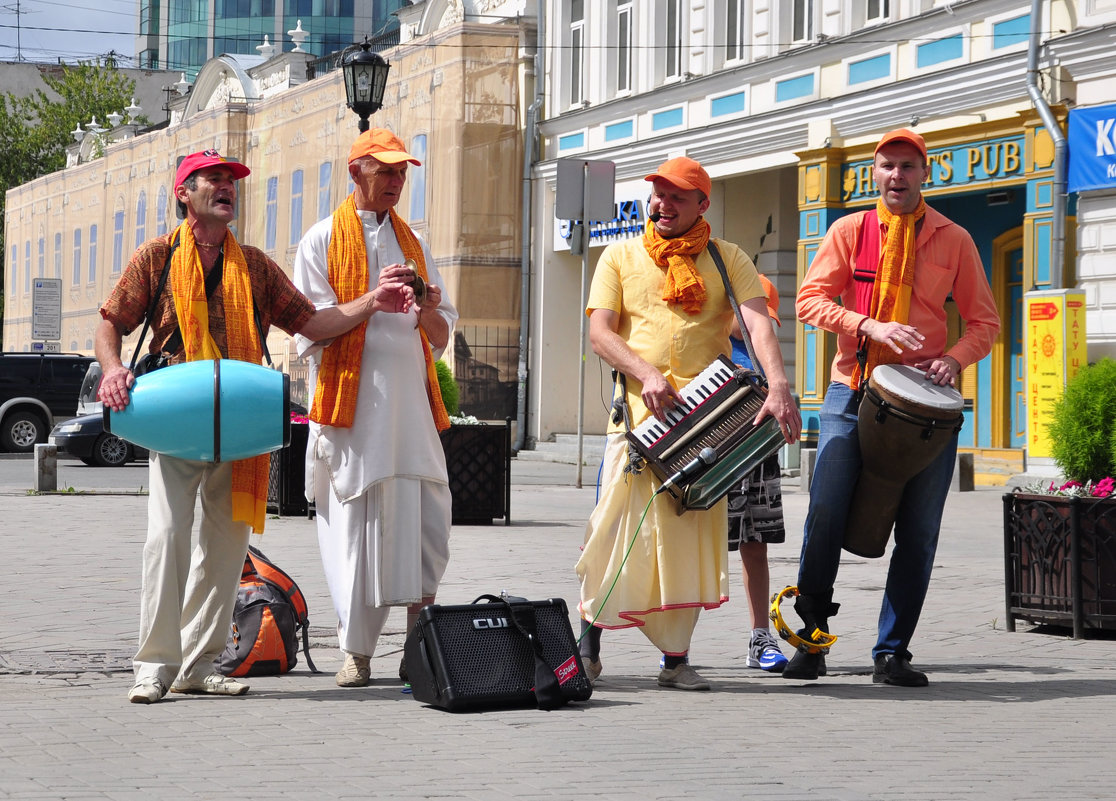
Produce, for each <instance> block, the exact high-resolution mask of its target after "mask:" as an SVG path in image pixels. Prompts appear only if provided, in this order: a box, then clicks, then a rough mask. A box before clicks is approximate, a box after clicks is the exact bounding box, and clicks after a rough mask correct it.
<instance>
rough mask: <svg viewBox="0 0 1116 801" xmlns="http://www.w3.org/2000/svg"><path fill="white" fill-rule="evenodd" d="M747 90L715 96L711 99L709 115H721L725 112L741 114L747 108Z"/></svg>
mask: <svg viewBox="0 0 1116 801" xmlns="http://www.w3.org/2000/svg"><path fill="white" fill-rule="evenodd" d="M747 96H748V93H747V92H736V93H734V94H731V95H724V96H722V97H715V98H713V99H712V100H710V101H709V115H710V116H711V117H721V116H724V115H725V114H739V113H741V112H743V111H745V110H746V109H747V99H748V97H747Z"/></svg>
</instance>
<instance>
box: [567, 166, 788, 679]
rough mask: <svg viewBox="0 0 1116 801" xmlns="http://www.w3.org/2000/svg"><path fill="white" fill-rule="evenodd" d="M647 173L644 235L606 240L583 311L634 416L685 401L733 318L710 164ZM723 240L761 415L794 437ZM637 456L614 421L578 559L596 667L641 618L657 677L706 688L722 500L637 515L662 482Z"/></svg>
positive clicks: (758, 313) (766, 326)
mask: <svg viewBox="0 0 1116 801" xmlns="http://www.w3.org/2000/svg"><path fill="white" fill-rule="evenodd" d="M646 180H648V181H651V182H653V189H652V193H651V200H650V203H649V206H648V209H649V222H648V225H647V228H646V230H645V232H644V234H643V237H642V238H639V239H631V240H627V241H625V242H619V243H616V244H613V245H610V246H609V247H608V248H606V249H605V252H604V253H603V254H602V255H601V258H600V261H599V262H598V264H597V268H596V272H595V274H594V276H593V284H592V288H591V289H590V292H589V302H588V306H587V309H586V313H587V314H588V315H589V338H590V342H591V343H592V346H593V350H594V352H596V353H597V355H598V356H600V357H601V358H602V359H604V360H605V361H606V362H607V363H608V364H609V365H610V366H612V367H613V368H614V369H615V370H617V371H619V372H620V373H622V374H623V375H624V376H625V378H626V394H625V401H626V403H627V406H628V409H629V410H630V424H631V426H632V427H633V428H635V427H636V426H638V425H639V424H640V423H642V422H643V421H644V420H646V419H647V418H648V417H649V416H651V415H654V416H655V417H656V418H657V419H659V420H661V421H665V419H666V413H667V412H668V411H670V410H671V409H673V408H674V407H675V406H676V405H677V404H678V402H679V401H680V400H681V396H680V395H679V390H681V389H683V388H684V387H685V386H686V384H688V383H689V382H690V381H691V380H692V379H693V378H694V377H695V376H696V375H697V374H698V373H700V372H701V371H702V370H704V369H705V368H706V367H708V366H709V364H710V363H712V362H713V361H714V360H715V359H716V358H717V357H718V356H719V355H726V356H727V355H728V354H729V328H730V325H731V323H732V320H733V316H734V315H733V310H732V307H731V305H730V303H729V300H728V294H727V292H726V291H725V286H724V282H723V281H722V280H721V277H720V274H719V273H718V271H717V267H716V264H715V263H714V261H713V258H712V256H711V255H710V254H709V252H708V250H707V246H708V243H709V241H710V228H709V223H707V222H706V221H705V219H704V218H703V216H702V215H703V214H704V213H705V211H706V210H707V209H708V208H709V198H710V194H711V190H712V182H711V181H710V179H709V175H708V173H706V171H705V170H704V169H703V168H702V166H701V165H700V164H698V162H696V161H694V160H693V159H689V158H685V157H679V158H673V159H670V160H668V161H666V162H665V163H663V164H662V165H661V166H660V167H659V169H658V170H657V171H655V172H654V173H652V174H651V175H648V176H647V177H646ZM716 245H717V247H718V249H719V250H720V253H721V255H722V258H723V259H724V262H725V267H726V270H727V273H728V278H729V281H730V282H731V284H732V289H733V293H734V294H735V296H736V299H737V302H739V303H740V313H741V315H742V316H743V319H744V324H745V325H746V326H747V328H748V332H749V334H750V335H751V337H752V338H753V341H754V343H755V350H756V354H757V356H758V358H759V360H760V363H761V365H762V366H763V368H764V370H765V372H766V373H767V378H768V381H769V394H768V397H767V400H766V401H765V403H764V405H763V407H762V409H761V410H760V412H759V414H758V415H757V418H756V420H757V421H760V420H762V419H764V418H766V417H769V416H770V417H774V418H775V419H776V420H778V421H779V424H780V426H781V427H782V430H783V432H784V436H785V437H786V440H787V442H794V441H795V440H797V438H798V435H799V433H800V432H801V429H802V420H801V418H800V416H799V414H798V409H797V407H796V406H795V403H794V399H793V398H792V396H791V393H790V385H789V382H788V381H787V377H786V373H785V372H784V370H783V359H782V354H781V353H780V351H779V344H778V341H777V340H776V338H775V332H774V330H773V329H772V327H771V324H770V323H769V322H768V321H767V320H768V317H767V305H766V300H765V296H764V291H763V288H762V286H761V285H760V281H759V277H758V274H757V273H756V269H755V266H754V265H753V264H752V262H751V260H750V259H749V258H748V257H747V255H745V254H744V252H743V251H741V250H740V248H738V247H737V246H736V245H733V244H731V243H729V242H725V241H723V240H717V241H716ZM627 463H628V445H627V441H626V439H625V437H624V433H623V426H622V425H620V424H615V423H614V424H613V425H611V426H610V428H609V433H608V445H607V448H606V452H605V458H604V471H603V475H602V487H603V489H602V492H601V497H600V501H599V503H598V504H597V507H596V509H594V511H593V513H592V515H591V516H590V518H589V523H588V526H587V528H586V537H585V546H584V549H583V552H582V556H581V559H580V560H579V561H578V563H577V568H576V569H577V574H578V576H579V578H580V579H581V604H580V611H581V615H582V618H583V619H584V620H583V627H584V628H585V633H584V635H583V639H582V644H581V653H582V657H583V659H584V661H585V663H586V670H587V671H588V672H589V675H590V677H591V678H592V679H594V680H595V679H596V678H597V677H598V676H599V675H600V672H601V660H600V631H601V629H603V628H626V627H630V626H639V627H641V630H642V631H643V633H644V634H645V635H646V636H647V638H648V639H650V640H651V642H652V643H654V645H655V647H657V648H658V649H659V650H660V651H662V653H663V668H662V670H661V672H660V673H659V677H658V684H659V686H661V687H673V688H676V689H681V690H708V689H709V688H710V685H709V682H707V681H706V680H705V679H703V678H702V677H701V676H700V675H698V673H697V671H695V670H694V669H693V668H692V667H691V666H690V665H689V664H688V663H687V660H686V656H687V653H688V651H689V648H690V638H691V636H692V635H693V630H694V627H695V626H696V625H697V618H698V614H699V613H700V611H701V610H702V609H714V608H716V607H718V606H720V605H721V604H722V603H724V602H725V601H726V600H728V570H727V561H728V559H727V556H728V553H727V515H726V507H725V502H724V500H722V501H720V502H719V503H717V504H716V505H714V506H713V507H712V508H711V509H709V510H706V511H693V510H692V511H688V512H686V513H685V514H684V515H681V516H679V515H678V514H677V511H676V507H675V504H674V502H673V500H671V499H670V498H668V497H666V496H665V495H661V496H659V497H656V498H655V499H654V501H653V502H652V503H651V506H650V509H649V510H648V513H647V516H646V518H645V519H644V521H643V524H642V526H640V525H639V523H640V518H641V515H642V512H643V509H644V507H645V506H646V505H647V502H648V501H649V500H650V499H651V497H652V495H653V494H654V493H655V490H656V489H657V488H658V487H657V481H656V480H655V479H654V477H653V475H652V473H651V471H650V470H644V471H642V472H641V473H638V474H635V473H629V472H626V471H625V466H626V465H627ZM633 539H636V540H637V542H636V543H635V545H634V546H633V543H632V541H633ZM629 551H630V552H629ZM625 554H628V556H627V561H626V563H624V567H623V568H622V570H621V569H620V565H621V562H623V560H624V557H625ZM618 571H620V572H619V576H618V575H617V572H618ZM614 581H615V584H614ZM590 624H591V626H592V627H590Z"/></svg>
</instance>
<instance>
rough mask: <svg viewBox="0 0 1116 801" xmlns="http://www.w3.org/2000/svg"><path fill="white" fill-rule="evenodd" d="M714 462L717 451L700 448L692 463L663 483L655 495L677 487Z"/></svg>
mask: <svg viewBox="0 0 1116 801" xmlns="http://www.w3.org/2000/svg"><path fill="white" fill-rule="evenodd" d="M715 461H717V451H715V450H713V449H712V448H710V447H708V446H707V447H704V448H702V449H701V452H700V453H698V455H697V456H696V457H695V458H694V460H693V461H692V462H690V463H689V464H688V465H686V466H685V467H683V468H682V469H681V470H679V471H678V472H677V473H675V474H674V475H673V476H671V477H670V478H668V479H667V480H666V481H664V482H663V485H662V486H661V487H659V488H658V489H657V490H656V491H655V494H656V495H657V494H659V493H660V492H663V491H664V490H668V489H670V488H671V487H677V486H678V485H679V484H680V483H681V482H683V481H685V480H686V479H688V478H690V477H691V476H693V475H694V474H695V473H697V472H698V471H700V470H701V469H702V468H705V467H709V466H710V465H712V464H713V463H714V462H715Z"/></svg>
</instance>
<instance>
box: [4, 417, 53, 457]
mask: <svg viewBox="0 0 1116 801" xmlns="http://www.w3.org/2000/svg"><path fill="white" fill-rule="evenodd" d="M46 438H47V430H46V424H45V423H44V422H43V420H42V418H41V417H39V416H38V415H37V414H33V413H32V412H12V413H11V414H9V415H8V416H6V417H5V418H4V426H3V428H0V445H3V446H4V450H6V451H10V452H11V453H30V452H31V451H33V450H35V444H36V443H38V442H46Z"/></svg>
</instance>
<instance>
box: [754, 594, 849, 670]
mask: <svg viewBox="0 0 1116 801" xmlns="http://www.w3.org/2000/svg"><path fill="white" fill-rule="evenodd" d="M788 595H789V596H791V597H792V598H793V597H797V596H798V587H783V589H782V590H781V591H779V592H777V593H775V594H774V595H772V596H771V612H770V614H769V615H768V617H770V618H771V622H772V623H774V624H775V630H776V631H777V632H779V636H780V637H782V638H783V639H784V640H786V641H787V642H789V643H790V644H791V645H793V646H794V647H795V648H797V649H799V650H804V651H806V652H807V653H811V654H827V653H829V649H830V647H832V645H833V644H834V643H835V642H837V635H836V634H830V633H828V632H825V631H822V630H821V629H817V628H816V629H814V630H813V632H811V634H810V639H809V640H804V639H803V638H802V637H800V636H798V634H796V633H795V632H794V630H793V629H792V628H791V627H790V626H788V625H787V624H786V621H784V620H783V613H782V612H780V611H779V604H780V603H782V601H783V599H784V598H786V597H787V596H788Z"/></svg>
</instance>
